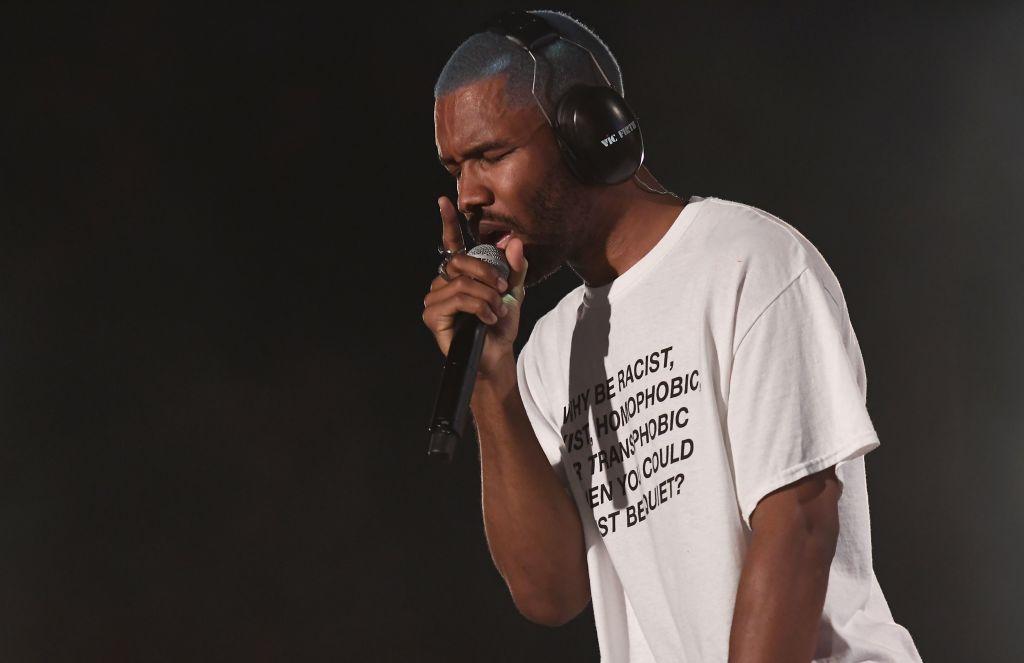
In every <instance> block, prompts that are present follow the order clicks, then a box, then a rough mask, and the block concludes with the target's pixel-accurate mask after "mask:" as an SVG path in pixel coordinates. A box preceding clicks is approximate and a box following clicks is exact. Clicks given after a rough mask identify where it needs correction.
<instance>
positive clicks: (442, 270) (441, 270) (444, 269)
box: [437, 246, 466, 281]
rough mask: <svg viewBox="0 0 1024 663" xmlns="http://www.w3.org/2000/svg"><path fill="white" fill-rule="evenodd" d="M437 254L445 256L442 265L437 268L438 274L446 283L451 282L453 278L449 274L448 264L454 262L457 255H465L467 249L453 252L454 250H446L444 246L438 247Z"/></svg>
mask: <svg viewBox="0 0 1024 663" xmlns="http://www.w3.org/2000/svg"><path fill="white" fill-rule="evenodd" d="M437 252H438V253H440V254H441V255H442V256H443V257H442V258H441V264H440V265H438V266H437V273H438V274H439V275H440V276H441V278H443V279H444V280H445V281H451V280H452V277H451V276H450V275H449V274H448V263H449V262H451V261H452V257H454V256H455V254H457V253H465V252H466V249H457V250H454V251H453V250H452V249H446V248H444V247H442V246H438V247H437Z"/></svg>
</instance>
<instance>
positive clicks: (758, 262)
mask: <svg viewBox="0 0 1024 663" xmlns="http://www.w3.org/2000/svg"><path fill="white" fill-rule="evenodd" d="M705 200H706V202H707V203H709V204H707V205H705V209H704V210H702V214H701V216H702V217H703V224H704V225H705V227H706V228H707V246H708V248H709V250H710V252H711V254H712V255H713V256H714V260H715V263H716V264H717V265H719V266H720V267H721V269H720V270H719V271H720V273H721V274H722V276H723V278H725V279H727V281H728V283H727V284H724V285H725V287H727V288H729V289H730V290H731V291H732V292H734V293H735V295H736V297H738V302H737V305H736V310H737V314H738V316H739V317H740V318H744V320H741V321H740V327H741V328H742V326H743V324H744V323H745V322H746V323H749V322H752V321H753V319H754V318H756V317H757V315H758V314H759V313H760V311H762V310H763V309H764V308H765V307H766V306H767V305H768V304H769V303H771V302H772V301H773V300H774V299H775V298H776V297H777V296H778V295H779V294H780V293H781V292H783V291H784V290H785V289H786V288H787V287H789V285H790V284H792V283H793V282H794V281H795V280H796V279H797V278H798V277H799V276H800V275H801V274H803V273H804V272H809V273H810V275H812V276H813V277H814V278H815V279H816V280H817V281H818V282H819V283H820V284H821V285H822V286H823V287H824V289H825V290H826V291H827V292H828V294H829V296H830V298H831V300H832V303H833V304H834V305H835V307H836V309H837V312H838V313H840V314H841V315H845V314H846V303H845V300H844V298H843V292H842V288H841V287H840V285H839V280H838V278H837V277H836V275H835V273H834V272H833V271H832V268H831V266H830V265H829V264H828V262H827V261H826V260H825V257H824V256H823V255H822V254H821V252H820V251H819V250H818V248H817V247H816V246H815V245H814V244H813V243H812V242H811V241H810V240H809V239H807V237H806V236H804V234H803V233H801V232H800V231H799V230H797V229H796V228H795V227H794V226H793V225H791V224H790V223H788V222H786V221H784V220H782V219H781V218H779V217H778V216H776V215H775V214H772V213H770V212H767V211H765V210H763V209H759V208H757V207H754V206H752V205H747V204H745V203H740V202H735V201H731V200H723V199H721V198H707V199H705Z"/></svg>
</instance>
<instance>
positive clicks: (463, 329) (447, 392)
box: [427, 313, 487, 463]
mask: <svg viewBox="0 0 1024 663" xmlns="http://www.w3.org/2000/svg"><path fill="white" fill-rule="evenodd" d="M486 336H487V325H485V324H484V323H483V322H482V321H481V320H480V318H478V317H476V316H475V315H472V314H469V313H459V314H458V315H456V316H455V335H454V336H453V337H452V342H451V345H450V346H448V356H447V357H445V361H444V369H443V370H442V371H441V385H440V387H438V390H437V400H436V401H435V402H434V416H433V417H431V420H430V427H429V428H428V431H429V432H430V445H429V446H428V447H427V456H428V457H429V458H431V459H433V460H437V461H447V462H449V463H450V462H451V461H452V459H453V458H454V456H455V447H456V446H458V443H459V440H460V439H461V438H462V434H463V431H464V430H465V427H466V418H467V415H468V414H469V400H470V397H471V396H472V395H473V386H474V385H475V384H476V372H477V369H478V368H479V366H480V355H481V353H482V352H483V349H484V340H485V338H486Z"/></svg>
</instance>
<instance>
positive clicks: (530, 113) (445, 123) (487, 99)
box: [434, 75, 546, 158]
mask: <svg viewBox="0 0 1024 663" xmlns="http://www.w3.org/2000/svg"><path fill="white" fill-rule="evenodd" d="M538 119H539V120H540V121H541V122H546V120H544V117H543V115H541V113H540V111H539V110H538V109H537V107H536V106H531V105H527V106H525V107H522V108H509V107H508V104H507V103H506V100H505V77H504V76H503V75H500V76H492V77H490V78H485V79H483V80H480V81H477V82H475V83H471V84H469V85H466V86H463V87H461V88H458V89H456V90H454V91H453V92H450V93H449V94H447V95H445V96H443V97H440V98H439V99H437V101H436V102H435V103H434V140H435V142H436V143H437V151H438V155H439V156H441V157H442V158H452V157H455V158H461V155H462V154H463V152H465V151H468V150H471V149H472V148H473V146H475V145H479V144H482V143H487V142H491V141H496V140H499V139H505V140H515V139H516V138H517V137H518V136H520V135H521V134H524V133H527V132H529V131H530V130H531V129H533V128H534V127H535V126H536V124H537V121H538Z"/></svg>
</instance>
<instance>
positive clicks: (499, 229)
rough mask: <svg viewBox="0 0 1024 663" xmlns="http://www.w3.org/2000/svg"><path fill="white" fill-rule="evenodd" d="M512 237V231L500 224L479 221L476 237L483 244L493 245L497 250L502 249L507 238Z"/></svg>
mask: <svg viewBox="0 0 1024 663" xmlns="http://www.w3.org/2000/svg"><path fill="white" fill-rule="evenodd" d="M511 235H512V229H511V228H509V227H508V226H507V225H505V224H502V223H497V222H494V221H481V222H480V227H479V229H478V230H477V237H479V238H480V242H481V243H483V244H493V245H494V246H497V247H498V248H504V244H505V243H508V238H509V237H510V236H511Z"/></svg>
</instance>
